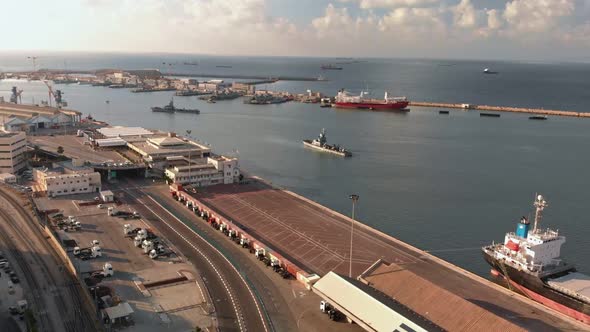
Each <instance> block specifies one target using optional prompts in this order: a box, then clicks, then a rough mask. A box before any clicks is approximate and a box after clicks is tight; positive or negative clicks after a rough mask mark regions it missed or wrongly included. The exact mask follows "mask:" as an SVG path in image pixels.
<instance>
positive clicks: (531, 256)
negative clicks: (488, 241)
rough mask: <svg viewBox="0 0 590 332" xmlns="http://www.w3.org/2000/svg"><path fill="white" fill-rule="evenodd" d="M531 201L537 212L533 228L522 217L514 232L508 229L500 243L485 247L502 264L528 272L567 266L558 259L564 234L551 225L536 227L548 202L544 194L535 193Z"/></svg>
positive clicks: (538, 272)
mask: <svg viewBox="0 0 590 332" xmlns="http://www.w3.org/2000/svg"><path fill="white" fill-rule="evenodd" d="M534 205H535V207H536V212H535V223H534V227H533V229H532V230H529V228H530V223H529V221H528V220H527V218H525V217H522V218H521V220H520V222H519V223H518V225H517V228H516V232H514V233H512V232H511V233H507V234H506V236H505V238H504V243H503V244H496V245H493V246H490V247H488V249H489V250H491V251H493V256H495V257H496V258H497V259H499V260H500V261H502V262H504V263H505V264H509V265H511V266H513V267H515V268H517V269H519V270H524V271H528V272H530V273H536V274H542V273H543V272H544V271H546V270H552V271H554V270H555V269H556V268H558V267H560V266H564V267H565V266H566V265H565V264H564V263H563V262H562V261H561V259H560V255H561V246H562V245H563V244H564V243H565V236H561V235H559V232H558V231H554V230H551V229H539V228H538V224H539V222H540V220H541V216H542V211H543V209H544V208H545V207H547V202H546V201H545V200H544V199H543V196H541V195H538V196H537V197H536V199H535V203H534Z"/></svg>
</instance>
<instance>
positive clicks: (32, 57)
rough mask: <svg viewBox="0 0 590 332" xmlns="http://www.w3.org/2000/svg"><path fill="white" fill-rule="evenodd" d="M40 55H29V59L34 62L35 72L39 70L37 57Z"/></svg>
mask: <svg viewBox="0 0 590 332" xmlns="http://www.w3.org/2000/svg"><path fill="white" fill-rule="evenodd" d="M38 58H39V57H38V56H28V57H27V59H31V62H32V63H33V72H35V71H37V59H38Z"/></svg>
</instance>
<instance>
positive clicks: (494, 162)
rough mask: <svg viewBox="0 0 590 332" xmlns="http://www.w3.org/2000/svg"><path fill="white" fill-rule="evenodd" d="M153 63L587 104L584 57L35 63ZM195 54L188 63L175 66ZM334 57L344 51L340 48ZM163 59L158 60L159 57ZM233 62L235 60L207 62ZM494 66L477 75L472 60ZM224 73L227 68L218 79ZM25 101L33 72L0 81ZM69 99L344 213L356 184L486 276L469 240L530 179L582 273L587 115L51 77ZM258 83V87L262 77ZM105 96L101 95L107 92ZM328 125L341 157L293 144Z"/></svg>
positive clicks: (516, 198)
mask: <svg viewBox="0 0 590 332" xmlns="http://www.w3.org/2000/svg"><path fill="white" fill-rule="evenodd" d="M64 59H65V60H66V64H65V66H66V67H67V68H68V69H93V68H108V67H119V68H159V69H162V70H164V71H170V72H172V71H174V72H192V73H195V74H196V73H198V74H212V75H213V74H236V75H257V76H277V75H281V76H310V77H317V76H318V75H323V76H324V77H326V78H328V79H329V80H330V81H328V82H294V81H284V82H278V83H275V84H269V85H267V86H266V87H267V88H268V89H272V90H288V91H291V92H305V91H306V90H307V89H312V90H314V91H322V92H325V93H329V94H331V95H334V94H335V93H336V91H337V90H338V89H339V88H346V89H348V90H351V91H352V92H359V91H360V90H362V89H366V88H368V89H369V90H370V91H371V92H372V93H373V96H374V97H379V98H380V97H382V95H383V93H384V91H385V90H387V91H389V92H390V94H392V95H405V96H407V97H408V98H410V99H412V100H417V101H418V100H419V101H440V102H458V103H463V102H465V103H474V104H490V105H511V106H525V107H538V108H547V109H549V108H551V109H565V110H574V111H581V112H586V111H589V110H590V109H589V107H588V106H589V105H590V80H589V79H588V78H589V77H590V65H587V64H541V63H509V62H495V63H492V62H476V61H449V60H440V61H437V60H387V59H367V62H364V63H356V64H345V65H342V66H343V67H344V70H342V71H327V72H322V71H321V70H320V69H319V66H320V65H321V64H323V63H329V62H337V61H339V60H334V59H332V60H329V59H328V60H327V59H314V58H264V57H258V58H245V57H217V58H213V57H205V56H180V55H178V56H173V55H161V56H160V55H151V56H145V55H116V56H114V55H89V54H83V55H73V54H67V55H48V56H47V57H45V58H43V57H40V59H39V65H38V67H45V68H58V69H59V68H64ZM185 61H199V66H186V65H183V63H184V62H185ZM340 61H342V60H340ZM163 63H165V64H163ZM217 65H230V66H232V68H217V67H216V66H217ZM31 67H32V65H31V63H30V62H27V61H26V56H20V55H14V54H12V55H0V70H3V71H13V70H28V69H31ZM485 67H489V68H490V69H492V70H495V71H499V72H500V74H498V75H483V74H482V73H481V71H482V70H483V68H485ZM228 80H231V79H228ZM13 85H17V86H19V88H21V89H23V90H24V92H23V101H24V102H25V103H30V102H31V101H32V100H33V98H34V100H35V102H37V103H38V102H39V101H40V100H42V99H47V89H46V88H45V86H44V85H43V84H42V83H40V82H26V81H18V82H15V81H0V96H5V98H7V97H8V95H9V92H8V91H7V90H9V89H10V87H11V86H13ZM58 87H59V88H61V89H62V90H63V91H64V92H65V95H64V97H65V99H66V100H67V101H68V102H69V106H70V108H73V109H77V110H80V111H82V112H83V113H85V114H88V113H90V114H92V115H93V116H94V117H95V118H98V119H101V120H104V121H107V122H109V123H111V124H116V125H128V126H142V127H147V128H160V129H163V130H172V131H176V132H178V133H181V134H182V133H184V131H185V130H187V129H191V130H192V135H193V136H194V137H196V138H198V139H200V140H201V141H202V142H206V143H208V144H211V145H212V147H213V149H214V150H215V151H216V152H218V153H226V154H237V155H239V157H240V159H241V166H242V168H244V169H245V170H247V171H248V172H250V173H252V174H256V175H259V176H261V177H263V178H266V179H268V180H270V181H272V182H274V183H276V184H278V185H281V186H283V187H286V188H288V189H291V190H293V191H295V192H297V193H299V194H302V195H304V196H307V197H309V198H311V199H314V200H316V201H318V202H320V203H321V204H324V205H327V206H329V207H331V208H333V209H335V210H338V211H340V212H342V213H345V214H350V210H351V204H350V201H349V200H348V195H349V194H352V193H356V194H359V195H360V202H359V205H358V209H357V216H358V217H359V218H360V219H361V220H362V221H363V222H364V223H366V224H369V225H371V226H373V227H375V228H378V229H380V230H382V231H384V232H386V233H388V234H391V235H393V236H395V237H397V238H399V239H401V240H404V241H406V242H408V243H411V244H413V245H415V246H417V247H419V248H422V249H425V250H431V251H432V253H433V254H436V255H438V256H440V257H442V258H444V259H447V260H449V261H451V262H453V263H455V264H458V265H460V266H462V267H464V268H466V269H468V270H470V271H473V272H475V273H478V274H480V275H484V276H487V275H488V271H489V268H488V267H487V265H486V264H485V262H484V261H483V259H482V258H481V255H480V251H479V247H480V246H482V245H485V244H488V243H490V242H491V241H493V240H495V241H502V240H503V237H504V233H505V232H507V231H513V230H514V229H515V224H516V222H517V221H518V220H519V218H520V216H522V215H530V216H531V218H532V215H533V207H532V201H533V198H534V195H535V193H536V192H539V193H542V194H544V195H545V196H546V199H547V201H548V202H549V204H550V207H549V208H547V210H546V213H545V216H544V218H543V221H542V224H541V225H542V226H546V227H549V226H551V227H552V228H557V229H559V231H560V232H561V233H562V234H564V235H566V236H567V243H566V244H565V245H564V248H563V256H564V257H566V258H568V260H570V261H572V262H575V263H576V264H577V265H578V266H579V268H580V270H581V271H583V272H585V273H588V274H590V259H588V257H590V245H588V243H589V242H588V239H589V238H590V217H589V213H588V211H587V210H588V206H589V204H588V201H589V200H590V191H589V187H590V172H589V166H590V154H589V153H588V151H589V145H590V130H589V129H590V119H575V118H557V117H552V118H550V119H549V120H548V121H530V120H528V117H527V116H526V115H519V114H508V113H506V114H502V116H501V118H480V117H479V115H478V113H477V112H463V111H460V110H451V112H450V114H449V115H446V116H443V115H439V114H438V112H437V110H436V109H422V108H418V107H414V108H412V110H411V111H410V112H409V113H408V114H397V113H379V112H368V111H355V110H353V111H343V110H335V109H322V108H319V107H318V106H316V105H306V104H300V103H287V104H282V105H268V106H254V105H245V104H243V103H242V101H241V100H240V99H238V100H233V101H220V102H218V103H216V104H208V103H206V102H204V101H200V100H198V99H197V98H196V97H176V98H175V99H174V100H175V103H176V104H177V105H178V106H185V107H188V106H190V107H197V108H199V109H200V110H201V114H200V115H191V114H175V115H169V114H161V113H152V112H151V111H150V109H149V108H150V107H151V106H156V105H164V104H165V103H167V102H169V101H170V98H171V96H172V92H158V93H148V94H132V93H130V92H129V91H128V90H124V89H109V88H103V87H90V86H81V85H60V86H58ZM264 87H265V86H259V88H264ZM106 100H109V101H110V102H109V103H108V104H107V103H105V101H106ZM322 128H326V129H327V133H328V141H329V142H332V143H337V144H340V145H343V146H345V147H347V148H349V149H350V150H351V151H352V152H353V153H354V156H353V157H352V158H348V159H342V158H339V157H335V156H330V155H324V154H321V153H317V152H314V151H310V150H307V149H304V148H303V146H302V144H301V140H302V139H304V138H314V137H315V136H317V134H318V133H319V131H320V130H321V129H322Z"/></svg>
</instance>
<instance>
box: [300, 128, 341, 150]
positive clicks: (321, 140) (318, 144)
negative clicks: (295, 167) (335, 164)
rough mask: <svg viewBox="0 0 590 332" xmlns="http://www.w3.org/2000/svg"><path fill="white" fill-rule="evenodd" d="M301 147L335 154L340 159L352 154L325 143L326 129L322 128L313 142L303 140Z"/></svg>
mask: <svg viewBox="0 0 590 332" xmlns="http://www.w3.org/2000/svg"><path fill="white" fill-rule="evenodd" d="M303 145H305V146H307V147H310V148H313V149H316V150H320V151H323V152H329V153H332V154H337V155H339V156H341V157H351V156H352V153H350V151H348V150H346V149H344V148H342V147H340V146H338V145H330V144H328V143H327V139H326V129H324V128H322V132H321V133H320V136H318V138H316V139H314V140H309V139H305V140H303Z"/></svg>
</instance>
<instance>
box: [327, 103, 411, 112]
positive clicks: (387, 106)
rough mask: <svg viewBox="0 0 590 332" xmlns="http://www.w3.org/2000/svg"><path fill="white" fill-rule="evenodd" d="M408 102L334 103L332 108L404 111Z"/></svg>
mask: <svg viewBox="0 0 590 332" xmlns="http://www.w3.org/2000/svg"><path fill="white" fill-rule="evenodd" d="M408 104H409V102H407V101H398V102H393V103H385V102H383V103H380V102H361V103H347V102H338V101H337V102H335V103H334V104H333V107H338V108H357V109H367V110H375V111H406V110H407V107H408Z"/></svg>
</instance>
